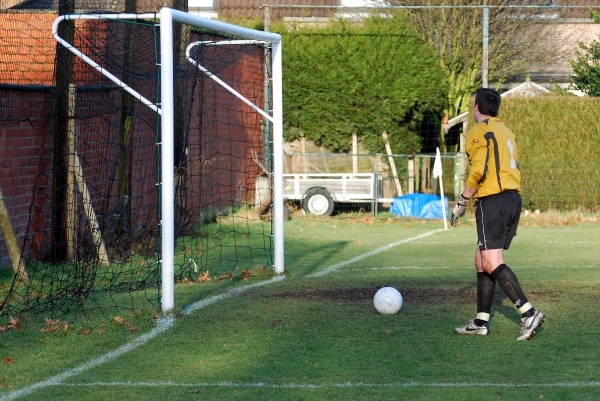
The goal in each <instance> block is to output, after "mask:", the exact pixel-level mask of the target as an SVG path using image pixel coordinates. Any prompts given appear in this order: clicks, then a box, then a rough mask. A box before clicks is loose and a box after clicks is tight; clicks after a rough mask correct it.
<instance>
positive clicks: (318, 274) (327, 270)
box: [307, 228, 444, 277]
mask: <svg viewBox="0 0 600 401" xmlns="http://www.w3.org/2000/svg"><path fill="white" fill-rule="evenodd" d="M440 231H444V230H443V229H441V228H440V229H437V230H433V231H429V232H426V233H424V234H421V235H417V236H416V237H411V238H406V239H403V240H400V241H396V242H392V243H391V244H387V245H384V246H382V247H379V248H377V249H373V250H372V251H369V252H367V253H363V254H362V255H358V256H356V257H354V258H352V259H349V260H346V261H344V262H340V263H336V264H335V265H331V266H329V267H326V268H324V269H323V270H320V271H318V272H315V273H313V274H309V275H308V276H307V277H321V276H324V275H326V274H329V273H332V272H335V271H336V270H338V269H339V268H340V267H344V266H347V265H349V264H352V263H355V262H358V261H359V260H363V259H365V258H368V257H370V256H373V255H377V254H378V253H381V252H384V251H387V250H388V249H391V248H393V247H395V246H398V245H402V244H406V243H407V242H411V241H415V240H418V239H421V238H425V237H428V236H430V235H431V234H435V233H437V232H440Z"/></svg>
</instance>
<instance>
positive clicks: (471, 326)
mask: <svg viewBox="0 0 600 401" xmlns="http://www.w3.org/2000/svg"><path fill="white" fill-rule="evenodd" d="M454 330H455V331H456V333H457V334H477V335H479V336H487V335H488V334H490V323H489V322H486V323H485V324H484V325H482V326H477V325H476V324H475V319H471V320H469V323H467V325H466V326H463V327H457V328H456V329H454Z"/></svg>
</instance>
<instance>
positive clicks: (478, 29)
mask: <svg viewBox="0 0 600 401" xmlns="http://www.w3.org/2000/svg"><path fill="white" fill-rule="evenodd" d="M460 3H461V5H460V6H458V7H455V8H450V6H455V5H456V2H454V1H452V0H382V1H381V4H382V5H392V6H428V7H430V8H410V9H395V10H396V12H397V13H401V14H406V16H407V21H408V23H409V24H410V25H411V26H412V27H413V28H414V29H415V30H416V31H417V32H418V33H419V35H420V36H421V38H422V39H423V40H424V41H425V42H427V43H429V44H430V45H431V46H432V47H433V48H434V49H435V50H436V52H437V54H438V55H439V61H440V64H441V66H442V68H443V69H444V71H445V72H446V76H447V78H448V84H449V90H448V94H447V104H446V109H445V113H446V115H447V116H448V117H449V118H452V117H455V116H457V115H459V114H461V113H463V112H465V111H467V109H468V101H469V98H470V97H471V95H472V94H473V93H474V92H475V90H476V89H477V88H478V87H480V86H481V84H482V60H483V56H482V55H483V8H482V7H481V2H480V1H479V0H465V1H462V2H460ZM545 3H547V1H545V0H531V1H528V2H527V5H528V6H529V7H531V6H536V5H543V4H545ZM487 5H488V6H489V8H488V10H489V24H488V30H489V45H488V60H489V66H488V71H489V72H488V80H489V82H495V83H498V84H499V83H502V82H504V81H506V80H507V79H508V78H509V77H510V76H516V75H518V74H521V73H522V72H524V71H526V68H527V67H528V66H531V65H535V64H538V63H543V62H544V61H545V60H552V59H556V58H558V57H559V56H560V54H559V52H560V49H559V47H558V46H549V45H548V42H550V40H549V38H551V37H555V35H556V26H552V25H549V24H547V23H544V21H545V19H544V18H541V17H542V11H543V9H540V8H533V7H532V8H514V7H507V6H510V5H515V2H514V1H511V0H489V1H488V2H487ZM440 6H448V8H443V7H440Z"/></svg>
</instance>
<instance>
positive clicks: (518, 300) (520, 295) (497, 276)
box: [491, 263, 533, 317]
mask: <svg viewBox="0 0 600 401" xmlns="http://www.w3.org/2000/svg"><path fill="white" fill-rule="evenodd" d="M491 276H492V278H493V279H494V280H496V281H497V282H498V285H499V286H500V289H501V290H502V292H504V294H506V296H507V297H508V299H510V301H511V302H512V303H513V304H514V305H515V307H516V308H517V309H521V308H522V307H523V306H524V305H525V304H527V303H528V302H529V301H528V300H527V297H526V296H525V293H524V292H523V289H522V288H521V285H520V284H519V280H518V279H517V276H516V275H515V273H514V272H513V271H512V270H511V268H510V267H508V266H506V265H505V264H504V263H503V264H501V265H500V266H498V267H497V268H496V270H494V271H493V272H492V274H491ZM532 311H533V308H531V309H528V310H527V311H523V312H522V315H523V316H524V317H527V316H526V315H527V314H531V312H532Z"/></svg>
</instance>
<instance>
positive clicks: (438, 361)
mask: <svg viewBox="0 0 600 401" xmlns="http://www.w3.org/2000/svg"><path fill="white" fill-rule="evenodd" d="M536 222H537V223H536ZM461 223H462V224H461V225H460V226H459V227H458V228H449V229H448V230H447V231H445V230H443V223H441V222H439V221H419V220H408V219H395V218H383V219H381V218H380V219H374V218H372V217H361V216H340V217H338V218H323V219H317V218H294V219H292V220H291V221H289V222H286V226H285V231H286V238H285V251H286V255H285V266H286V278H285V279H283V280H281V281H276V282H275V281H274V282H269V283H268V284H265V285H258V284H260V283H264V282H265V281H266V280H269V279H271V277H272V273H271V272H269V271H262V270H260V269H256V270H252V276H251V277H249V278H248V279H247V280H241V279H240V278H237V279H234V280H216V279H214V280H211V281H209V282H206V283H203V284H187V285H184V284H180V285H178V286H177V288H176V298H175V299H176V307H177V311H176V313H175V318H176V320H175V323H174V324H173V325H172V326H171V327H169V328H167V329H166V330H165V331H164V332H162V333H161V334H159V335H157V336H155V337H153V338H151V339H150V340H149V341H148V342H147V343H145V344H143V345H140V346H138V347H136V348H133V347H132V349H131V350H130V351H129V352H126V353H123V354H122V355H119V356H117V357H114V358H112V357H106V355H107V354H109V353H110V352H113V351H115V350H118V349H119V347H121V346H123V345H127V344H131V342H132V341H135V340H136V339H139V338H140V336H142V335H143V334H145V333H148V332H150V330H152V329H153V328H154V327H156V319H157V318H158V317H159V316H158V315H157V314H156V313H152V312H151V311H147V310H146V311H136V312H131V313H129V312H127V313H123V314H116V313H115V315H114V316H108V317H100V316H95V315H93V316H82V317H81V319H79V320H77V321H72V322H61V324H64V323H66V324H68V328H64V326H61V327H60V328H59V329H58V330H56V331H53V332H48V330H45V331H41V330H42V329H47V328H48V325H47V324H45V323H44V321H43V317H39V318H31V319H30V320H26V321H22V322H20V323H21V325H22V327H21V329H20V330H10V329H9V330H7V331H6V332H3V333H0V356H1V357H2V359H4V360H5V362H4V363H3V366H2V368H1V370H0V372H1V373H0V400H2V399H23V400H56V399H60V400H108V399H119V398H120V399H123V400H167V399H168V400H200V399H201V400H495V399H502V400H532V399H535V400H538V399H546V400H574V399H576V400H597V399H600V381H598V379H597V377H598V373H599V372H600V351H599V350H598V347H597V338H598V334H597V332H598V323H597V322H598V313H597V312H596V305H597V304H598V298H600V296H599V295H598V288H599V287H600V262H599V261H600V250H599V248H598V246H597V244H598V242H599V240H600V238H599V237H600V230H599V229H598V228H599V227H598V224H597V223H595V222H593V221H589V220H586V219H580V220H578V221H572V220H568V222H567V221H560V222H559V224H556V225H554V224H550V223H547V222H543V223H541V220H540V219H539V218H538V220H535V221H534V220H532V218H528V219H525V220H524V221H523V225H522V227H521V228H520V229H519V234H518V236H517V238H516V239H515V241H514V242H513V245H512V246H511V249H510V250H509V251H507V252H506V253H505V259H506V262H507V264H508V265H509V266H511V268H513V270H514V271H515V272H516V273H517V275H518V276H519V280H520V282H521V284H522V286H523V288H524V290H525V292H526V294H527V295H528V297H529V298H530V301H531V302H532V303H533V304H534V306H536V307H537V308H539V309H541V310H543V311H544V313H546V314H547V316H548V319H547V322H546V323H545V324H544V326H543V327H542V328H541V329H540V330H539V331H538V333H537V334H536V336H535V337H534V339H533V340H531V341H526V342H517V341H516V337H517V336H518V334H519V324H518V322H519V316H518V314H517V312H516V311H515V308H514V307H513V306H512V305H511V304H510V302H509V301H508V300H507V299H505V297H504V296H503V295H502V294H501V292H500V291H499V290H497V293H496V298H495V304H494V309H493V313H492V318H491V326H492V331H491V335H490V336H487V337H476V338H475V337H465V336H458V335H456V334H454V332H453V331H454V327H455V326H458V325H462V324H464V323H465V322H466V321H467V320H468V319H469V318H472V317H474V314H475V291H476V289H475V284H476V283H475V274H474V269H473V267H472V260H473V256H474V251H475V228H474V225H473V222H472V221H468V220H466V221H463V222H461ZM418 236H421V238H418V239H415V237H418ZM389 244H395V246H388V245H389ZM323 271H327V272H328V273H327V274H324V275H319V272H323ZM248 285H255V286H254V287H252V288H247V287H246V286H248ZM384 285H391V286H394V287H396V288H397V289H399V290H400V291H401V292H402V294H403V297H404V305H403V307H402V310H401V311H400V312H399V313H398V314H396V315H390V316H385V315H380V314H378V313H377V312H376V311H375V309H374V308H373V304H372V296H373V295H374V293H375V291H376V289H377V288H379V287H381V286H384ZM235 288H247V289H246V290H245V291H243V292H240V293H239V294H236V295H234V294H233V293H232V292H231V291H232V289H235ZM228 291H229V292H228ZM223 294H226V295H228V296H223ZM203 301H204V302H206V305H205V306H204V307H202V308H199V309H197V310H195V311H194V312H192V313H187V312H186V309H185V307H186V306H187V305H191V304H194V303H198V302H203ZM212 301H214V302H212ZM115 318H117V319H115ZM5 323H6V322H0V325H3V324H5ZM6 358H10V359H9V360H7V359H6ZM93 358H105V359H103V360H105V361H104V363H98V364H95V363H94V366H93V367H91V368H89V369H88V368H85V366H86V365H85V364H86V363H89V362H90V361H93ZM6 362H11V363H6ZM82 366H83V368H81V367H82ZM78 367H79V368H78ZM65 372H66V373H67V374H66V375H65V376H62V377H60V378H54V377H55V376H56V375H60V374H64V373H65ZM53 378H54V379H53ZM50 379H52V381H51V382H48V383H44V384H43V385H40V384H38V385H37V387H31V386H36V383H42V382H45V381H47V380H50ZM17 396H18V397H17ZM3 397H4V398H3Z"/></svg>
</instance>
